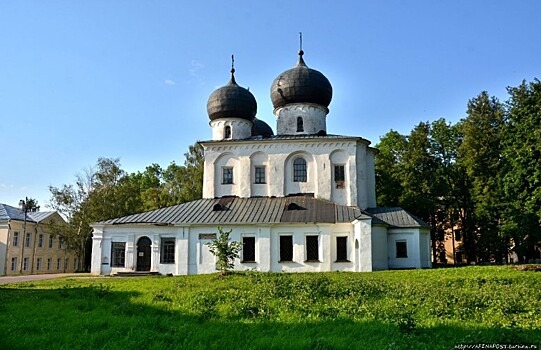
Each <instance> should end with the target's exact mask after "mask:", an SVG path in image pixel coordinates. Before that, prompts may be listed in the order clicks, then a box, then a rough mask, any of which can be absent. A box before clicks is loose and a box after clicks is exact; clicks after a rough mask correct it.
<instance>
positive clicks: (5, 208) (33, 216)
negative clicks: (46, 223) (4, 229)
mask: <svg viewBox="0 0 541 350" xmlns="http://www.w3.org/2000/svg"><path fill="white" fill-rule="evenodd" d="M54 213H56V212H54V211H38V212H28V213H26V221H28V222H36V223H37V222H41V221H43V220H44V219H46V218H48V217H49V216H51V215H53V214H54ZM0 220H2V221H3V220H5V221H8V220H18V221H24V211H22V210H21V209H19V208H15V207H12V206H11V205H7V204H2V203H0Z"/></svg>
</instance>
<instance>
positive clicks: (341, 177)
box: [334, 164, 346, 188]
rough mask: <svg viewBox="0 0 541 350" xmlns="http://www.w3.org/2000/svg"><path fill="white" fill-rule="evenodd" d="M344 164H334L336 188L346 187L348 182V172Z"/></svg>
mask: <svg viewBox="0 0 541 350" xmlns="http://www.w3.org/2000/svg"><path fill="white" fill-rule="evenodd" d="M345 169H346V167H345V165H344V164H335V165H334V183H335V186H336V188H344V187H345V182H346V172H345Z"/></svg>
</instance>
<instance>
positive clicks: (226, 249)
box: [207, 227, 242, 276]
mask: <svg viewBox="0 0 541 350" xmlns="http://www.w3.org/2000/svg"><path fill="white" fill-rule="evenodd" d="M230 234H231V230H229V231H224V230H222V228H221V227H218V236H217V237H216V238H214V239H213V240H212V242H210V243H208V244H207V245H208V246H209V250H210V252H211V253H212V254H213V255H214V256H215V257H216V258H217V259H218V262H217V263H216V266H217V267H218V270H220V274H221V275H222V276H225V275H227V274H228V273H229V271H230V270H231V269H233V267H234V266H235V259H236V258H239V257H240V255H239V253H240V251H241V249H242V243H240V242H236V241H231V240H230V237H229V235H230Z"/></svg>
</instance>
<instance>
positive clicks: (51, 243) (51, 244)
mask: <svg viewBox="0 0 541 350" xmlns="http://www.w3.org/2000/svg"><path fill="white" fill-rule="evenodd" d="M53 245H54V237H53V235H49V248H53Z"/></svg>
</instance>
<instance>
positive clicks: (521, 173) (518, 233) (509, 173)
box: [503, 79, 541, 261]
mask: <svg viewBox="0 0 541 350" xmlns="http://www.w3.org/2000/svg"><path fill="white" fill-rule="evenodd" d="M507 91H508V93H509V95H510V99H509V101H508V102H507V110H508V119H507V130H506V131H507V132H506V134H505V139H504V150H503V156H504V161H505V174H504V176H503V188H504V190H505V201H504V202H505V204H506V211H505V224H504V229H505V230H506V232H507V233H508V234H509V235H510V236H511V237H512V238H513V243H514V245H515V247H514V248H515V251H516V252H517V255H518V256H519V259H520V260H521V261H522V260H524V258H525V259H526V260H529V259H533V258H537V259H539V258H540V256H539V254H540V252H539V249H541V166H540V164H541V82H540V81H539V80H537V79H536V80H534V81H533V82H531V83H529V84H527V83H526V82H524V81H523V82H522V84H521V85H520V86H518V87H510V88H508V89H507Z"/></svg>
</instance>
